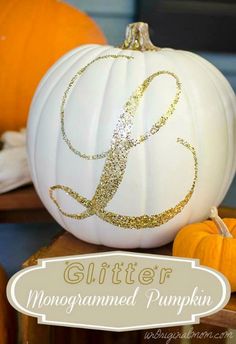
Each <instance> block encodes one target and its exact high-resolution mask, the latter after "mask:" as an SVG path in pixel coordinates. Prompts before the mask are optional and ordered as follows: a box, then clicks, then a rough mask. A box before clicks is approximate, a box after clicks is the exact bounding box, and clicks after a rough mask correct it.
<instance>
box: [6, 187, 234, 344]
mask: <svg viewBox="0 0 236 344" xmlns="http://www.w3.org/2000/svg"><path fill="white" fill-rule="evenodd" d="M219 213H220V215H221V216H222V217H235V218H236V209H230V208H221V209H220V210H219ZM0 221H1V222H10V223H12V222H13V223H14V222H15V223H18V222H23V223H24V222H32V223H33V222H52V221H54V220H53V219H52V217H51V216H50V215H49V213H48V212H47V211H46V210H45V208H44V206H43V204H42V203H41V201H40V199H39V198H38V196H37V195H36V193H35V190H34V188H33V187H32V186H27V187H23V188H20V189H18V190H15V191H12V192H9V193H6V194H3V195H0ZM108 250H111V248H108V247H104V246H97V245H92V244H88V243H85V242H83V241H80V240H78V239H76V238H75V237H73V236H72V235H71V234H69V233H67V232H65V233H63V234H62V235H60V236H59V237H58V238H56V239H55V240H54V241H53V242H52V243H51V245H49V246H48V247H43V248H41V249H40V250H39V251H38V252H36V253H35V254H34V255H33V256H32V257H30V258H29V259H28V260H27V261H26V262H25V263H24V264H23V267H27V266H30V265H34V264H36V262H37V259H38V258H48V257H57V256H68V255H74V254H85V253H93V252H103V251H108ZM136 251H137V250H136ZM139 252H148V253H154V254H161V255H162V254H163V255H171V252H172V244H169V245H166V246H163V247H161V248H157V249H150V250H143V251H141V250H139ZM201 323H202V324H203V325H195V327H198V328H199V330H201V329H202V327H201V326H205V327H204V329H206V328H208V327H209V326H213V325H215V326H221V327H223V328H236V294H232V296H231V299H230V301H229V303H228V304H227V306H226V307H225V308H224V309H222V310H221V311H219V312H218V313H216V314H214V315H211V316H209V317H205V318H202V319H201ZM19 325H20V326H19V328H20V332H21V339H22V343H24V344H26V343H27V341H28V343H30V344H39V343H40V344H41V343H44V344H54V343H57V344H59V343H63V344H64V343H68V344H73V343H76V344H77V343H83V344H84V343H87V342H88V343H90V342H91V341H93V340H94V338H95V337H96V336H98V333H99V338H100V340H101V342H102V343H111V342H112V341H114V340H115V338H118V337H119V334H117V333H113V334H112V333H110V334H109V333H107V332H104V331H100V332H98V331H92V330H91V331H89V330H81V329H68V328H63V327H56V326H47V325H38V324H37V321H36V319H35V318H32V317H28V316H25V315H21V316H20V323H19ZM207 326H208V327H207ZM178 329H179V328H174V329H173V328H172V329H171V328H169V329H165V331H167V332H168V331H170V330H171V331H177V330H178ZM209 329H210V331H212V327H210V328H209ZM163 331H164V330H163ZM217 331H219V328H218V330H217ZM222 331H224V329H222ZM105 333H106V335H105ZM140 333H141V332H140V331H132V332H128V333H126V334H124V335H125V337H122V335H120V337H119V338H121V337H122V338H123V339H122V340H121V342H122V343H123V342H129V341H130V342H133V343H144V342H145V341H144V340H141V339H140ZM78 336H79V338H81V341H78ZM94 336H95V337H94ZM63 338H64V341H63ZM82 338H83V339H82ZM89 338H90V339H89ZM96 338H97V337H96ZM109 338H110V339H109ZM137 338H139V339H137ZM115 341H116V343H118V342H119V341H118V340H117V339H116V340H115ZM97 342H99V341H97ZM151 343H152V342H151V341H149V344H151ZM160 343H161V342H160ZM163 343H164V342H163ZM175 343H179V341H175ZM192 343H195V341H194V340H192ZM196 343H198V342H197V341H196ZM204 343H208V341H207V340H204ZM209 343H212V341H209Z"/></svg>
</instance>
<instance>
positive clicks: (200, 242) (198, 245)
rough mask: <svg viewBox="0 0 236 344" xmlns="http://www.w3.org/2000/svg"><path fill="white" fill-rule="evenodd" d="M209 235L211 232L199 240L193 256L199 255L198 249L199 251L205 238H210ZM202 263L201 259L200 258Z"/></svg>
mask: <svg viewBox="0 0 236 344" xmlns="http://www.w3.org/2000/svg"><path fill="white" fill-rule="evenodd" d="M208 236H209V234H208V233H207V234H206V235H204V237H203V238H201V239H200V241H199V242H198V244H197V246H195V248H194V250H193V252H192V257H197V256H198V255H197V251H198V249H199V247H200V246H201V245H202V244H203V242H204V240H205V239H206V238H208ZM199 260H200V259H199ZM200 264H201V260H200Z"/></svg>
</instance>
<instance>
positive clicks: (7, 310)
mask: <svg viewBox="0 0 236 344" xmlns="http://www.w3.org/2000/svg"><path fill="white" fill-rule="evenodd" d="M6 285H7V277H6V274H5V272H4V270H3V268H2V267H0V343H1V344H15V340H16V316H15V311H14V309H13V308H12V307H11V306H10V304H9V303H8V301H7V297H6Z"/></svg>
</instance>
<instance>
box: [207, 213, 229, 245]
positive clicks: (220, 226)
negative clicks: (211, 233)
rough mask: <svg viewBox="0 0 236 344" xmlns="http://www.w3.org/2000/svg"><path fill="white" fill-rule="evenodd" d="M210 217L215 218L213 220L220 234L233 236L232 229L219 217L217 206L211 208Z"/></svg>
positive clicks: (227, 236) (226, 236)
mask: <svg viewBox="0 0 236 344" xmlns="http://www.w3.org/2000/svg"><path fill="white" fill-rule="evenodd" d="M210 218H211V219H212V220H213V222H214V223H215V225H216V227H217V228H218V230H219V232H220V234H221V235H222V236H223V237H225V238H232V237H233V236H232V234H231V233H230V231H229V230H228V228H227V226H226V224H225V223H224V221H223V220H222V219H221V218H220V217H219V215H218V210H217V208H216V207H212V208H211V214H210Z"/></svg>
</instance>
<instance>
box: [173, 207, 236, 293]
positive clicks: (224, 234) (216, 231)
mask: <svg viewBox="0 0 236 344" xmlns="http://www.w3.org/2000/svg"><path fill="white" fill-rule="evenodd" d="M210 217H211V219H212V221H210V220H209V221H205V222H203V223H194V224H191V225H188V226H186V227H183V228H182V229H181V230H180V231H179V233H178V234H177V236H176V238H175V241H174V245H173V255H174V256H179V257H186V258H198V259H199V260H200V263H201V265H206V266H209V267H211V268H213V269H216V270H218V271H220V272H221V273H222V274H224V275H225V276H226V277H227V278H228V280H229V283H230V285H231V290H232V292H234V291H236V219H223V220H222V219H221V218H220V217H219V216H218V212H217V209H216V208H215V207H213V208H212V210H211V216H210Z"/></svg>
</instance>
